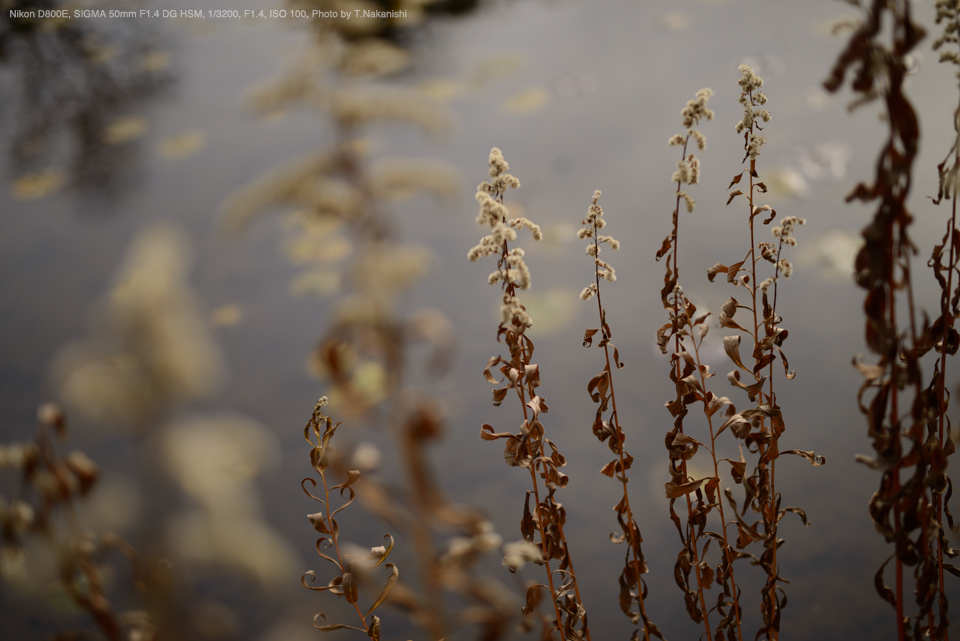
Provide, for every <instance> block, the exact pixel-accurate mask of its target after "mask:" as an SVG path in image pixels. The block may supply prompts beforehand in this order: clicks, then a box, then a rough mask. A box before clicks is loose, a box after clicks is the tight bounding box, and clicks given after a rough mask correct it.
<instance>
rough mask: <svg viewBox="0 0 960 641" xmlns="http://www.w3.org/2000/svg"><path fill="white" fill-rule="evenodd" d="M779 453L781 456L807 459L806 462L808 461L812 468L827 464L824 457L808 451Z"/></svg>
mask: <svg viewBox="0 0 960 641" xmlns="http://www.w3.org/2000/svg"><path fill="white" fill-rule="evenodd" d="M780 453H781V454H796V455H797V456H802V457H803V458H805V459H807V460H808V461H810V464H811V465H812V466H814V467H820V466H821V465H823V464H824V463H826V462H827V459H825V458H824V457H822V456H820V455H819V454H815V453H814V452H808V451H804V450H784V451H782V452H780Z"/></svg>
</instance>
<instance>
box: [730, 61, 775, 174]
mask: <svg viewBox="0 0 960 641" xmlns="http://www.w3.org/2000/svg"><path fill="white" fill-rule="evenodd" d="M762 86H763V78H761V77H760V76H758V75H756V74H755V73H754V72H753V69H751V68H750V66H749V65H740V104H741V105H743V118H741V119H740V121H739V122H737V126H736V127H735V128H734V130H735V131H736V132H737V133H738V134H739V133H742V134H744V148H745V149H746V150H747V155H748V156H750V158H751V159H753V160H756V158H757V156H759V155H760V148H761V147H763V145H764V144H766V142H767V139H766V138H764V137H763V136H761V135H760V134H758V133H756V132H757V131H758V130H759V129H760V127H759V126H757V121H758V120H762V121H763V122H765V123H766V122H770V112H769V111H767V110H766V109H759V108H758V107H757V105H765V104H767V95H766V94H765V93H763V92H762V91H760V87H762Z"/></svg>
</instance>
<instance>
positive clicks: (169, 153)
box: [159, 131, 207, 160]
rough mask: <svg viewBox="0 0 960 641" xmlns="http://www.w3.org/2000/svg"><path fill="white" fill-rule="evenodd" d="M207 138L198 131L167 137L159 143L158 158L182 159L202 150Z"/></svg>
mask: <svg viewBox="0 0 960 641" xmlns="http://www.w3.org/2000/svg"><path fill="white" fill-rule="evenodd" d="M206 141H207V137H206V136H205V135H204V134H203V132H200V131H187V132H184V133H182V134H179V135H176V136H168V137H167V138H164V139H163V140H161V141H160V147H159V153H160V156H162V157H163V158H166V159H168V160H173V159H175V158H183V157H184V156H189V155H191V154H195V153H196V152H197V151H199V150H200V149H202V148H203V145H204V144H205V143H206Z"/></svg>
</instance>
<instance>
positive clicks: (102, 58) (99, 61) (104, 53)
mask: <svg viewBox="0 0 960 641" xmlns="http://www.w3.org/2000/svg"><path fill="white" fill-rule="evenodd" d="M116 57H117V50H116V49H114V48H113V47H108V46H105V45H93V46H91V47H90V48H89V49H88V51H87V60H88V61H89V62H90V64H94V65H105V64H107V63H108V62H110V61H111V60H113V59H114V58H116Z"/></svg>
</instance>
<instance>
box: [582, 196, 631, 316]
mask: <svg viewBox="0 0 960 641" xmlns="http://www.w3.org/2000/svg"><path fill="white" fill-rule="evenodd" d="M599 200H600V190H597V191H595V192H593V204H591V205H590V209H589V210H588V211H587V217H586V218H585V219H583V221H581V224H582V225H583V227H582V228H581V229H580V231H578V232H577V238H579V239H581V240H584V239H586V238H592V239H593V242H590V243H588V244H587V256H592V257H593V263H594V266H595V267H596V277H597V282H595V283H591V284H589V285H587V286H586V287H584V288H583V291H581V292H580V300H590V299H591V298H593V296H594V295H595V294H597V293H598V292H599V291H600V290H599V288H600V279H603V280H606V281H609V282H611V283H612V282H613V281H615V280H617V274H616V272H615V271H614V269H613V267H612V266H611V265H610V263H608V262H607V261H605V260H601V258H600V252H601V251H602V250H601V247H600V245H607V246H608V247H610V249H614V250H616V249H620V242H619V241H618V240H617V239H616V238H614V237H613V236H604V235H602V234H600V230H601V229H603V227H604V225H606V224H607V223H606V221H605V220H604V219H603V208H602V207H600V204H599V202H598V201H599Z"/></svg>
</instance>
